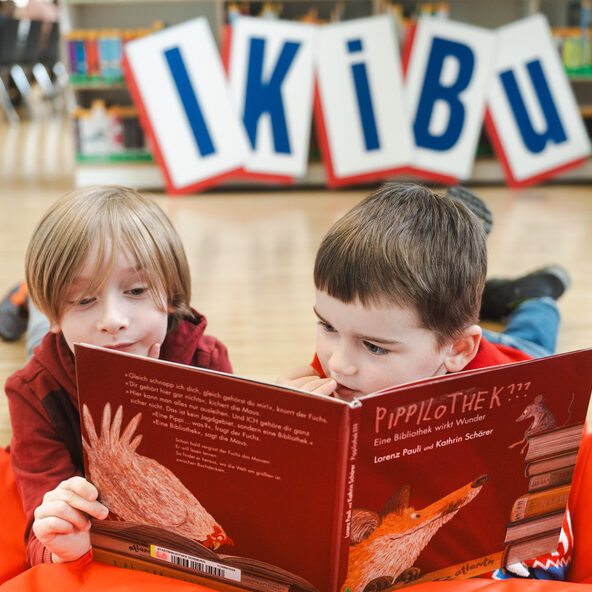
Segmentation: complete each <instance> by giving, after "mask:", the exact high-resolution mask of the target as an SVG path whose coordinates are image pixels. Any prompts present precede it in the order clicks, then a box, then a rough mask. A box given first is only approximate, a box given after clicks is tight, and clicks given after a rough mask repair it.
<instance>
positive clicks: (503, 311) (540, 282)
mask: <svg viewBox="0 0 592 592" xmlns="http://www.w3.org/2000/svg"><path fill="white" fill-rule="evenodd" d="M569 284H570V279H569V274H568V273H567V270H566V269H565V268H563V267H561V265H549V266H547V267H543V268H541V269H537V270H536V271H533V272H532V273H529V274H527V275H524V276H522V277H519V278H516V279H514V280H505V279H491V280H487V281H486V282H485V288H484V290H483V296H482V299H481V318H482V319H487V320H490V321H503V320H504V319H505V318H506V317H507V316H508V315H509V314H510V313H511V312H512V310H513V309H514V308H516V306H518V304H520V303H521V302H524V301H525V300H529V299H531V298H542V297H544V296H547V297H550V298H553V299H554V300H557V299H558V298H559V297H560V296H561V295H562V294H563V293H564V292H565V290H567V288H569Z"/></svg>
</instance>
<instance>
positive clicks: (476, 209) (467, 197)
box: [446, 185, 493, 234]
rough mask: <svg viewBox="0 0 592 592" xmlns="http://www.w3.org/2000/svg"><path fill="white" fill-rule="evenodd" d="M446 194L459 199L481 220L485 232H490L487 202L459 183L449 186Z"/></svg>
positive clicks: (491, 217) (489, 213)
mask: <svg viewBox="0 0 592 592" xmlns="http://www.w3.org/2000/svg"><path fill="white" fill-rule="evenodd" d="M446 196H447V197H450V198H451V199H454V200H455V201H459V202H460V203H462V204H464V205H465V206H466V207H467V208H469V210H471V212H473V214H475V216H477V218H479V220H481V222H482V223H483V227H484V228H485V234H489V233H490V232H491V227H492V226H493V216H492V215H491V210H490V209H489V208H488V207H487V204H486V203H485V202H484V201H483V200H482V199H481V198H480V197H477V196H476V195H475V194H474V193H473V192H472V191H469V190H468V189H467V188H466V187H462V186H461V185H455V186H454V187H450V188H449V189H448V191H447V192H446Z"/></svg>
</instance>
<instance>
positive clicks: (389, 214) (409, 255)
mask: <svg viewBox="0 0 592 592" xmlns="http://www.w3.org/2000/svg"><path fill="white" fill-rule="evenodd" d="M486 274H487V249H486V244H485V230H484V228H483V225H482V224H481V222H480V221H479V219H478V218H477V217H476V216H475V215H474V214H473V213H472V212H470V211H469V210H468V208H466V207H465V206H464V205H462V204H460V203H459V202H457V201H455V200H452V199H450V198H448V197H444V196H440V195H437V194H435V193H433V192H432V191H430V190H429V189H427V188H425V187H421V186H419V185H412V184H400V185H394V184H387V185H384V186H383V187H381V188H380V189H378V190H377V191H376V192H375V193H373V194H372V195H370V196H368V197H367V198H366V199H364V200H363V201H362V202H360V203H359V204H358V205H357V206H355V207H354V208H352V209H351V210H350V211H349V212H348V213H347V214H345V215H344V216H343V217H342V218H340V219H339V220H338V221H337V222H336V223H335V224H334V225H333V226H332V227H331V228H330V229H329V231H328V233H327V234H326V235H325V237H324V239H323V241H322V243H321V246H320V247H319V250H318V252H317V256H316V261H315V268H314V282H315V286H316V288H317V289H318V290H322V291H324V292H327V293H328V294H329V295H330V296H332V297H333V298H337V299H339V300H341V301H342V302H345V303H352V302H355V301H359V302H360V303H361V304H362V305H363V306H370V305H382V306H384V305H387V306H388V305H389V304H396V305H398V306H408V307H412V308H413V309H414V310H415V311H416V312H417V314H418V316H419V319H420V321H421V323H422V325H423V326H424V327H425V328H426V329H429V330H431V331H434V332H435V333H436V335H437V339H438V342H439V343H440V344H441V345H443V344H444V343H445V342H446V341H448V340H449V339H454V338H456V337H457V336H458V335H459V334H460V333H461V332H462V331H463V330H464V329H465V328H466V327H468V326H469V325H471V324H474V323H476V322H477V321H478V317H479V308H480V304H481V293H482V292H483V285H484V283H485V276H486Z"/></svg>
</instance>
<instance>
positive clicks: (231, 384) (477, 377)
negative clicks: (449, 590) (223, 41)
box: [76, 346, 592, 592]
mask: <svg viewBox="0 0 592 592" xmlns="http://www.w3.org/2000/svg"><path fill="white" fill-rule="evenodd" d="M76 365H77V373H78V390H79V397H80V408H81V416H82V424H83V426H82V433H83V438H84V440H85V442H86V443H85V462H86V463H87V464H86V469H87V474H88V475H89V476H90V479H91V481H93V482H95V483H96V484H97V485H98V488H99V492H100V496H101V499H103V500H104V501H105V502H106V504H107V505H108V507H109V508H110V510H111V512H112V517H113V518H117V519H115V520H108V521H102V522H101V521H93V529H92V536H93V545H94V546H95V547H96V548H99V549H102V550H103V551H107V552H111V553H120V554H123V555H125V556H128V557H130V561H132V560H134V558H135V560H138V561H139V560H141V561H147V562H150V561H152V562H160V565H159V569H160V566H164V565H169V566H170V567H176V568H178V569H180V570H181V571H182V570H186V572H187V570H189V571H190V569H191V568H192V563H195V564H200V565H201V564H203V565H204V566H205V567H204V568H203V569H200V568H199V567H198V568H197V569H198V571H197V572H196V573H200V575H208V574H209V575H210V576H211V577H214V578H218V579H219V580H221V581H224V582H226V583H227V584H229V585H233V586H238V587H247V588H250V589H254V590H259V591H260V592H283V589H282V588H281V586H282V585H286V584H287V585H288V586H289V587H290V589H291V590H304V591H306V592H313V591H318V592H338V591H341V592H347V590H348V589H349V592H366V591H370V590H382V589H385V588H396V587H399V586H404V585H407V584H409V583H418V582H421V581H429V580H434V579H457V578H465V577H472V576H476V575H479V574H482V573H485V572H488V571H491V570H493V569H495V568H498V567H500V566H502V565H504V564H505V563H504V561H506V560H507V559H506V557H507V556H508V555H511V557H512V561H513V562H515V561H518V560H521V559H527V558H531V557H533V556H534V555H538V554H540V553H543V552H548V551H552V550H555V549H556V547H557V542H558V538H559V531H558V530H557V532H553V533H552V536H551V535H549V536H546V537H542V536H538V534H540V531H536V532H534V534H536V535H537V536H536V537H535V536H531V535H532V534H533V533H532V532H531V530H532V529H531V530H528V529H527V533H526V534H525V535H524V536H525V537H530V538H531V539H532V540H533V541H534V540H535V539H536V543H532V544H530V545H527V544H524V545H518V544H514V543H513V542H507V543H506V531H507V528H508V523H509V522H510V521H511V512H512V507H513V505H514V502H515V501H516V499H518V498H519V497H520V496H522V495H524V494H526V493H528V479H529V478H528V477H526V475H525V463H526V455H527V453H528V449H529V445H530V442H531V439H532V437H533V435H535V434H537V433H538V431H537V430H539V429H545V430H547V431H548V430H550V429H555V430H556V431H561V429H560V428H563V427H564V426H567V425H572V424H576V423H578V424H581V423H582V422H583V421H584V420H585V417H586V411H587V408H588V402H589V399H590V391H591V388H592V350H581V351H578V352H570V353H567V354H560V355H556V356H551V357H548V358H543V359H539V360H532V361H526V362H520V363H517V364H511V365H505V366H499V367H494V368H487V369H482V370H474V371H469V372H461V373H458V374H452V375H446V376H442V377H438V378H432V379H426V380H423V381H419V382H417V383H411V384H407V385H401V386H398V387H394V388H391V389H387V390H384V391H381V392H379V393H374V394H371V395H367V396H365V397H361V398H360V399H359V400H358V401H357V402H355V403H354V404H352V405H350V404H347V403H344V402H342V401H339V400H336V399H332V398H328V397H320V396H314V395H309V394H306V393H302V392H299V391H294V390H291V389H286V388H284V387H279V386H277V385H270V384H265V383H261V382H257V381H252V380H247V379H244V378H238V377H233V376H230V375H225V374H222V373H217V372H212V371H206V370H198V369H193V368H187V367H183V366H179V365H175V364H170V363H165V362H160V361H155V360H150V359H147V358H138V357H135V356H131V355H127V354H120V353H116V352H112V351H108V350H102V349H100V348H92V347H88V346H77V347H76ZM107 403H109V405H107ZM250 411H253V412H255V414H254V413H250ZM140 414H141V415H140ZM542 417H545V418H546V419H545V421H544V422H541V418H542ZM553 421H554V422H555V423H554V425H555V427H554V428H552V427H551V423H552V422H553ZM543 424H544V428H543ZM249 426H251V428H249ZM579 433H580V435H581V426H580V432H579ZM573 439H574V437H573V436H572V442H571V444H570V446H572V447H573V446H575V447H576V448H577V445H578V443H577V442H575V444H574V442H573ZM119 446H122V447H123V448H125V449H127V450H128V452H127V453H126V454H128V455H129V457H128V456H126V457H125V462H124V463H121V462H120V461H119V460H117V461H113V460H111V457H110V456H109V454H110V452H109V454H106V453H105V449H106V450H107V451H110V450H111V449H112V448H118V447H119ZM547 448H548V449H552V448H553V446H550V445H548V446H547ZM551 453H554V454H557V453H558V451H553V450H547V451H546V452H545V454H551ZM118 454H119V453H118ZM140 458H145V459H148V460H145V461H140V460H139V459H140ZM142 463H146V464H144V465H143V464H142ZM152 463H158V464H159V465H160V466H162V468H161V469H156V468H154V467H152V468H151V467H149V466H148V465H149V464H152ZM97 466H104V467H105V468H104V471H103V472H104V473H106V474H108V475H109V476H110V480H111V481H110V482H105V485H102V484H101V482H100V480H99V482H98V483H97V477H96V476H95V475H96V467H97ZM163 469H164V470H166V471H167V473H166V475H167V476H166V477H165V476H164V475H165V471H164V470H163ZM157 470H158V471H163V472H162V474H160V475H159V476H158V478H157V479H156V478H154V477H153V478H151V479H148V481H154V480H156V481H157V482H158V483H160V484H161V485H162V486H163V491H162V492H161V493H160V494H159V496H154V497H151V496H152V495H153V494H152V493H150V490H149V489H146V485H145V483H144V481H145V480H146V479H145V478H146V477H152V476H154V475H155V474H156V471H157ZM177 481H178V482H179V483H180V484H179V483H177ZM110 487H112V488H113V489H114V490H117V491H116V496H115V497H109V499H107V498H106V493H108V492H109V488H110ZM185 489H187V490H188V491H189V493H190V494H191V495H192V496H193V497H194V498H195V500H196V501H198V503H199V507H200V508H201V510H200V511H199V516H200V519H199V520H195V521H194V522H196V523H198V524H199V528H197V527H193V529H194V530H193V531H192V532H193V533H194V534H192V535H191V536H188V533H187V532H186V530H185V527H184V525H186V524H187V522H188V520H189V518H188V514H189V513H188V512H186V511H184V510H183V507H184V505H183V504H180V500H182V499H184V498H183V496H184V495H186V494H185V493H182V492H183V491H184V490H185ZM121 490H124V492H122V491H121ZM117 497H121V498H122V499H127V501H126V502H125V504H124V506H130V507H133V508H134V511H135V514H134V516H133V517H132V518H130V517H129V516H122V514H123V513H124V510H125V508H121V509H118V506H117V501H116V499H117ZM185 505H188V503H186V504H185ZM140 507H142V508H143V511H144V513H143V514H142V515H139V512H138V508H140ZM126 511H127V510H126ZM558 515H559V516H560V518H561V517H562V516H563V511H562V510H560V511H559V512H558ZM560 526H561V522H559V527H560ZM552 527H553V528H555V527H556V525H555V524H553V525H552ZM550 528H551V527H550ZM196 530H197V531H199V534H198V535H196V534H195V531H196ZM110 540H112V541H116V544H115V543H114V544H110V543H109V541H110ZM520 540H521V541H522V537H521V539H520ZM524 540H526V539H524ZM181 542H182V543H183V544H181ZM510 546H511V547H512V548H510ZM534 549H536V553H534V551H533V550H534ZM541 549H542V550H541ZM533 554H534V555H533ZM188 565H189V567H188ZM233 570H236V571H233ZM186 572H185V573H186ZM238 572H240V574H239V573H238ZM233 574H236V575H234V576H233ZM233 577H235V578H236V579H235V580H233V579H232V578H233ZM241 577H246V578H250V579H251V580H250V583H249V584H247V583H246V580H242V581H241V580H240V578H241ZM212 582H213V584H212V586H213V587H215V585H214V584H215V582H216V579H214V580H212ZM278 587H279V588H278Z"/></svg>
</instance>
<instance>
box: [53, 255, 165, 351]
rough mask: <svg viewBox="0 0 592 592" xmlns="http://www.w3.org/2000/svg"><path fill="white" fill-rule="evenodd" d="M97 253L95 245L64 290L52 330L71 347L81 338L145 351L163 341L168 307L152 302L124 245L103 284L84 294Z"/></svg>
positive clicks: (148, 291) (93, 342) (90, 342)
mask: <svg viewBox="0 0 592 592" xmlns="http://www.w3.org/2000/svg"><path fill="white" fill-rule="evenodd" d="M108 255H109V253H107V256H108ZM96 257H97V252H96V248H95V250H92V251H91V252H90V253H89V255H88V256H87V258H86V260H85V261H84V263H83V264H82V266H81V269H79V271H78V274H77V276H76V278H75V280H74V281H73V282H72V285H71V286H70V288H69V290H68V292H67V294H66V302H65V304H64V308H63V311H62V313H61V319H60V322H59V324H56V325H52V327H51V330H52V331H53V332H54V333H57V332H58V331H60V330H61V331H62V332H63V334H64V337H65V339H66V342H67V343H68V347H69V348H70V349H71V350H72V351H74V343H77V342H83V343H89V344H91V345H98V346H102V347H108V348H111V349H116V350H119V351H123V352H128V353H132V354H137V355H141V356H146V355H147V354H148V350H149V349H150V347H151V346H153V345H154V344H159V345H160V344H162V342H163V341H164V338H165V336H166V332H167V322H168V314H167V312H166V311H164V310H160V309H159V308H158V307H157V306H156V304H155V302H154V299H153V295H152V292H151V291H150V289H149V288H148V284H147V282H146V281H145V280H144V279H143V276H142V274H141V273H140V270H139V269H138V267H137V263H136V261H135V260H134V259H132V258H130V257H129V256H128V254H127V252H126V251H124V250H123V249H120V250H119V252H118V254H117V257H116V259H115V264H114V266H113V269H112V271H111V273H110V274H109V275H108V277H107V278H106V279H105V281H104V282H103V283H102V285H101V286H99V287H98V288H97V289H96V290H94V291H93V293H92V294H90V293H85V292H84V291H85V290H86V289H87V286H88V285H89V283H90V279H91V276H92V274H93V272H94V270H95V269H96V268H95V263H96ZM162 301H163V302H166V300H165V299H164V298H163V299H162Z"/></svg>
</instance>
